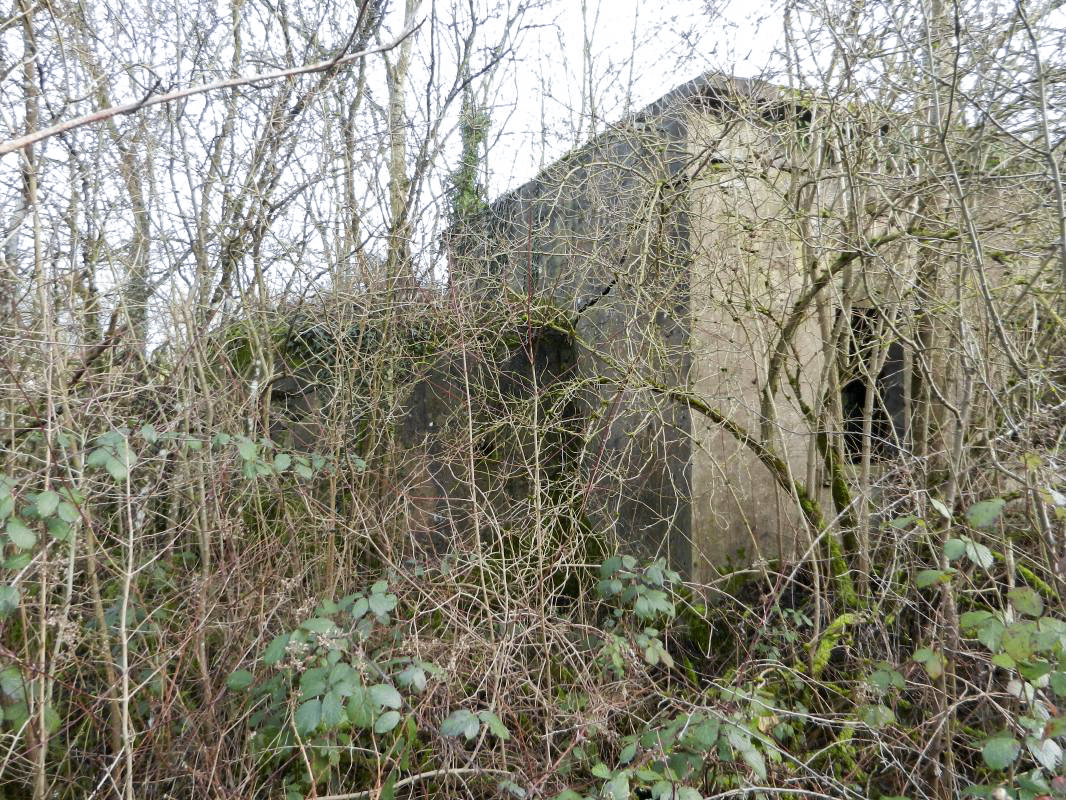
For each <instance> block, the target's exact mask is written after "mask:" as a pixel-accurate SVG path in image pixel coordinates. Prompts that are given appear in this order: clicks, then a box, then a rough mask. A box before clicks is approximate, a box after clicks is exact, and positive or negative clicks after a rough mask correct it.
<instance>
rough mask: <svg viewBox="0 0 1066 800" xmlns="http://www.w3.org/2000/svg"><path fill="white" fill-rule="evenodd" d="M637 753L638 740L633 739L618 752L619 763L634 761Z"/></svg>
mask: <svg viewBox="0 0 1066 800" xmlns="http://www.w3.org/2000/svg"><path fill="white" fill-rule="evenodd" d="M636 755H637V742H635V741H633V742H630V743H629V744H627V745H626V746H625V747H623V748H622V752H620V753H619V754H618V763H619V764H622V765H625V764H628V763H629V762H630V761H632V760H633V759H634V758H635V757H636Z"/></svg>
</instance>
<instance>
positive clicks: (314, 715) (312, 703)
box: [293, 697, 322, 736]
mask: <svg viewBox="0 0 1066 800" xmlns="http://www.w3.org/2000/svg"><path fill="white" fill-rule="evenodd" d="M293 721H294V722H295V723H296V730H297V731H298V732H299V733H300V735H301V736H306V735H307V734H309V733H311V732H313V731H314V730H315V729H316V728H318V726H319V724H320V723H321V722H322V701H321V700H319V699H318V698H317V697H315V698H312V699H311V700H307V701H306V702H304V703H301V704H300V707H299V708H297V709H296V715H295V716H294V717H293Z"/></svg>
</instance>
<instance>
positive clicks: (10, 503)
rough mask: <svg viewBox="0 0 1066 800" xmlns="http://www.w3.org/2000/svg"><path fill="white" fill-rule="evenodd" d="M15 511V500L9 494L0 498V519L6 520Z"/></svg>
mask: <svg viewBox="0 0 1066 800" xmlns="http://www.w3.org/2000/svg"><path fill="white" fill-rule="evenodd" d="M14 510H15V498H14V497H12V496H11V495H10V494H6V495H3V496H0V519H7V518H8V517H10V516H11V514H12V513H13V512H14Z"/></svg>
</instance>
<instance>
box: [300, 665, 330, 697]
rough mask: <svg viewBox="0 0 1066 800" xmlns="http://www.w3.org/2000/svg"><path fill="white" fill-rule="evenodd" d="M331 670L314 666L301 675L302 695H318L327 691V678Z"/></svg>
mask: <svg viewBox="0 0 1066 800" xmlns="http://www.w3.org/2000/svg"><path fill="white" fill-rule="evenodd" d="M328 676H329V670H327V669H326V668H325V667H314V668H313V669H309V670H307V672H305V673H304V674H303V675H301V676H300V696H301V697H305V698H306V697H318V696H319V695H321V694H322V693H323V692H325V691H326V679H327V677H328Z"/></svg>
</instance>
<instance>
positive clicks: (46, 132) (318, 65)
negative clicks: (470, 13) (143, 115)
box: [0, 22, 422, 156]
mask: <svg viewBox="0 0 1066 800" xmlns="http://www.w3.org/2000/svg"><path fill="white" fill-rule="evenodd" d="M421 25H422V23H421V22H420V23H418V24H416V25H410V26H408V27H407V28H405V29H404V31H403V32H402V33H401V34H400V35H399V36H397V37H396V38H395V39H393V40H392V41H391V42H389V43H388V44H385V45H382V46H380V47H372V48H370V49H368V50H361V51H359V52H358V53H352V54H351V55H347V56H344V57H343V58H337V57H336V56H334V57H333V58H330V59H328V60H326V61H318V62H315V63H314V64H305V65H304V66H302V67H293V68H291V69H281V70H276V71H274V72H264V73H262V74H260V75H251V76H248V77H237V78H228V79H226V80H224V81H215V82H214V83H205V84H203V85H201V86H192V87H189V88H186V89H177V90H175V91H173V92H167V93H166V94H160V95H156V96H154V97H151V96H149V97H144V98H142V99H140V100H136V101H134V102H132V103H126V104H124V105H120V106H111V107H110V108H103V109H100V110H99V111H93V112H91V113H89V114H85V115H83V116H80V117H75V118H74V119H71V120H67V121H66V122H57V123H56V124H55V125H52V126H50V127H48V128H43V129H42V130H39V131H34V132H33V133H27V134H26V135H25V136H20V137H18V138H17V139H8V140H7V141H6V142H3V143H2V144H0V156H4V155H7V154H8V153H13V152H15V151H16V150H22V149H23V148H26V147H29V146H30V145H33V144H36V143H37V142H40V141H43V140H45V139H49V138H51V137H53V136H56V135H58V134H60V133H66V132H67V131H72V130H74V129H76V128H81V127H84V126H86V125H91V124H93V123H94V122H102V121H103V120H106V119H111V118H112V117H117V116H121V115H123V114H132V113H133V112H135V111H140V110H141V109H142V108H149V107H150V106H157V105H160V104H162V103H170V102H172V101H174V100H181V99H183V98H185V97H194V96H196V95H198V94H205V93H207V92H213V91H217V90H218V89H232V88H234V87H236V86H246V85H248V84H251V83H263V82H265V81H276V80H279V79H281V78H290V77H292V76H294V75H306V74H308V73H312V72H324V71H326V70H329V69H334V68H336V67H342V66H344V65H345V64H350V63H351V62H353V61H357V60H358V59H360V58H365V57H366V56H370V55H374V54H375V53H385V52H388V51H389V50H392V49H393V48H394V47H396V46H397V45H398V44H400V43H401V42H402V41H404V40H405V39H406V38H407V37H408V36H410V35H411V34H413V33H414V32H415V31H416V30H418V28H419V27H421ZM346 46H347V45H346ZM342 52H343V51H342Z"/></svg>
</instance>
